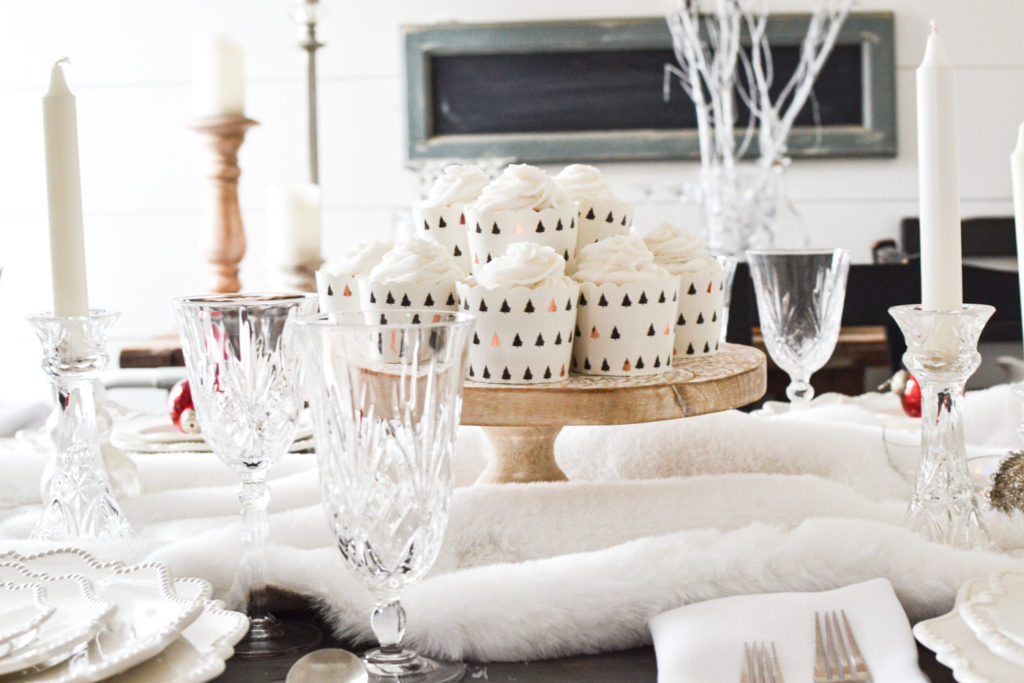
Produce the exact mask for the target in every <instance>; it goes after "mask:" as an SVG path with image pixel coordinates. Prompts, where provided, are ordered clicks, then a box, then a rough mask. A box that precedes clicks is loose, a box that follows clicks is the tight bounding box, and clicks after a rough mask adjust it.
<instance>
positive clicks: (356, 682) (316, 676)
mask: <svg viewBox="0 0 1024 683" xmlns="http://www.w3.org/2000/svg"><path fill="white" fill-rule="evenodd" d="M368 679H369V675H368V674H367V673H366V667H365V666H364V665H363V660H361V659H360V658H359V657H357V656H356V655H354V654H352V653H351V652H349V651H348V650H338V649H333V648H326V649H323V650H314V651H313V652H310V653H309V654H308V655H305V656H304V657H302V658H301V659H299V661H297V662H295V663H294V664H292V668H291V669H289V670H288V677H287V678H285V679H284V680H285V683H366V682H367V680H368Z"/></svg>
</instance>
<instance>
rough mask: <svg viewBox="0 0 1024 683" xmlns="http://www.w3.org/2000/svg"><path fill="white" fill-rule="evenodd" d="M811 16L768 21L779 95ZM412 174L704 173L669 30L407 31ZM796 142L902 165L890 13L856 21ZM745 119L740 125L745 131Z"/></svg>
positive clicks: (597, 25)
mask: <svg viewBox="0 0 1024 683" xmlns="http://www.w3.org/2000/svg"><path fill="white" fill-rule="evenodd" d="M807 20H808V16H807V15H777V16H772V17H771V18H770V19H769V25H768V36H769V42H770V44H771V46H772V55H773V59H774V63H775V70H776V77H775V83H776V85H777V87H781V86H782V84H784V83H785V82H786V80H787V79H788V76H789V74H790V73H792V70H793V68H794V66H795V64H796V61H797V58H798V49H799V45H800V41H801V39H802V38H803V36H804V32H805V31H806V28H807ZM403 35H404V44H405V70H406V73H405V76H406V116H407V130H408V155H409V159H410V160H417V159H443V158H478V157H511V158H515V159H517V160H519V161H525V162H537V163H540V162H548V161H571V160H586V161H600V160H613V159H620V160H642V159H695V158H698V156H699V151H698V145H697V132H696V116H695V114H694V110H693V104H692V103H691V102H690V100H689V98H688V97H687V96H686V94H685V93H684V92H683V91H682V90H681V89H680V88H678V86H674V87H673V89H672V92H671V97H670V99H669V101H665V100H664V98H663V96H662V82H663V78H664V67H665V64H666V63H675V58H674V55H673V53H672V47H671V36H670V35H669V32H668V27H667V25H666V23H665V20H664V18H663V17H652V18H644V19H615V20H591V21H558V22H534V23H514V24H452V25H433V26H406V27H403ZM815 98H816V101H817V105H818V115H819V117H820V120H821V122H822V126H821V128H820V129H818V128H816V127H815V126H814V125H813V122H814V118H813V116H812V111H811V107H810V104H808V106H807V107H806V108H805V110H804V111H803V112H801V115H800V117H799V119H798V121H797V125H796V126H795V127H794V129H793V131H792V132H791V134H790V138H789V150H790V153H791V155H792V156H803V157H808V156H815V157H848V156H893V155H895V154H896V109H895V61H894V55H893V17H892V14H891V13H880V12H875V13H853V14H851V15H850V16H849V17H848V18H847V20H846V22H845V23H844V25H843V28H842V31H841V33H840V36H839V39H838V41H837V44H836V47H835V49H834V50H833V53H832V54H831V55H830V57H829V60H828V62H827V63H826V65H825V67H824V69H823V71H822V73H821V74H820V75H819V77H818V80H817V83H816V86H815ZM746 115H748V114H741V118H742V117H743V116H746Z"/></svg>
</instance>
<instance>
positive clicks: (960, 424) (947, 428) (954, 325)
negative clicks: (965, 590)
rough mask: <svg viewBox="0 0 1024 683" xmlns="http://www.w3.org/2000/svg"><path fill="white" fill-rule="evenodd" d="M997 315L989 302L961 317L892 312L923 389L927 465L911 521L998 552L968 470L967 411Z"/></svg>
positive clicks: (905, 309)
mask: <svg viewBox="0 0 1024 683" xmlns="http://www.w3.org/2000/svg"><path fill="white" fill-rule="evenodd" d="M993 311H995V309H994V308H993V307H992V306H987V305H983V304H966V305H965V306H964V307H963V308H962V309H960V310H959V311H925V310H922V309H921V307H920V306H914V305H907V306H893V307H892V308H890V309H889V314H890V315H891V316H892V317H893V318H894V319H895V320H896V323H897V324H898V325H899V326H900V330H902V332H903V336H904V337H905V338H906V342H907V352H906V353H905V354H904V355H903V362H904V363H905V364H906V366H907V368H908V369H909V370H910V372H911V373H913V375H914V377H916V378H917V381H918V383H919V384H920V386H921V463H920V465H919V467H918V471H917V480H916V482H915V484H914V494H913V497H912V498H911V499H910V505H909V507H908V509H907V518H906V523H907V526H908V527H910V528H911V529H912V530H914V531H916V532H918V533H920V534H921V535H923V536H925V537H926V538H928V539H929V540H932V541H938V542H940V543H945V544H948V545H952V546H954V547H958V548H988V547H991V541H990V540H989V536H988V531H987V530H986V529H985V525H984V523H983V522H982V520H981V514H980V512H979V508H978V502H977V500H976V499H975V497H974V489H973V488H972V486H971V480H970V475H969V473H968V470H967V456H966V451H965V448H964V419H963V414H962V410H961V409H962V403H963V395H964V385H965V384H966V382H967V378H968V377H970V376H971V375H972V374H974V371H975V370H977V369H978V365H980V364H981V354H979V353H978V337H979V336H981V330H982V328H984V327H985V323H986V322H987V321H988V319H989V317H990V316H991V315H992V313H993Z"/></svg>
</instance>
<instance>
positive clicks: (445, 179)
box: [412, 164, 488, 273]
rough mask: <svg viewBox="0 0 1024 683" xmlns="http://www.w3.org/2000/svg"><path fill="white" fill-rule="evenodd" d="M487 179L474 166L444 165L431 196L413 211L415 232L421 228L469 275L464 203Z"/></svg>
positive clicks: (478, 191)
mask: <svg viewBox="0 0 1024 683" xmlns="http://www.w3.org/2000/svg"><path fill="white" fill-rule="evenodd" d="M487 182H488V179H487V176H486V175H485V174H484V172H483V171H481V170H480V169H479V168H477V167H476V166H469V165H466V166H460V165H457V164H453V165H451V166H446V167H445V169H444V172H443V173H442V174H441V175H440V176H439V177H438V178H437V180H435V181H434V184H433V186H432V187H431V188H430V194H429V195H428V196H427V198H426V199H424V200H423V201H421V202H418V203H417V204H416V205H415V206H413V209H412V217H413V221H414V223H415V225H416V226H417V229H422V230H423V231H424V232H425V233H426V236H427V237H431V238H433V239H435V240H437V241H438V242H440V243H441V244H443V245H444V246H445V247H447V249H448V253H449V254H451V255H452V257H454V258H455V261H456V262H457V263H458V264H459V266H460V267H461V268H462V269H463V270H464V271H465V272H467V273H468V272H469V270H470V267H469V266H470V263H469V242H468V240H467V238H466V216H465V215H464V214H463V209H464V207H465V206H466V204H469V203H470V202H472V201H474V200H475V199H476V198H477V197H479V196H480V191H481V190H483V189H484V186H486V185H487Z"/></svg>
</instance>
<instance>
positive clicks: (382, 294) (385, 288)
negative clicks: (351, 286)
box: [359, 280, 458, 363]
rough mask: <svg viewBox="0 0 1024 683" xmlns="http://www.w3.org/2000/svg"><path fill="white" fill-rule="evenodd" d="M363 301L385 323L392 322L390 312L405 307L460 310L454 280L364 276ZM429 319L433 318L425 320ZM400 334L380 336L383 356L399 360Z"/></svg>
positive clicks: (391, 360)
mask: <svg viewBox="0 0 1024 683" xmlns="http://www.w3.org/2000/svg"><path fill="white" fill-rule="evenodd" d="M359 296H360V304H361V306H362V308H363V309H364V310H367V311H374V312H376V313H377V314H378V315H377V316H376V317H377V319H378V321H379V322H380V323H381V324H386V323H387V322H388V317H387V312H388V311H392V310H399V311H400V310H402V309H410V308H417V309H431V310H437V311H454V310H458V299H457V297H456V294H455V283H454V282H441V283H437V282H374V281H372V280H360V282H359ZM424 322H429V321H424ZM396 338H397V334H392V336H391V339H390V340H389V339H383V338H382V339H380V340H379V342H378V344H379V350H380V352H381V360H383V362H385V363H397V362H398V360H399V358H400V355H401V349H400V348H396V347H395V344H396Z"/></svg>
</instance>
